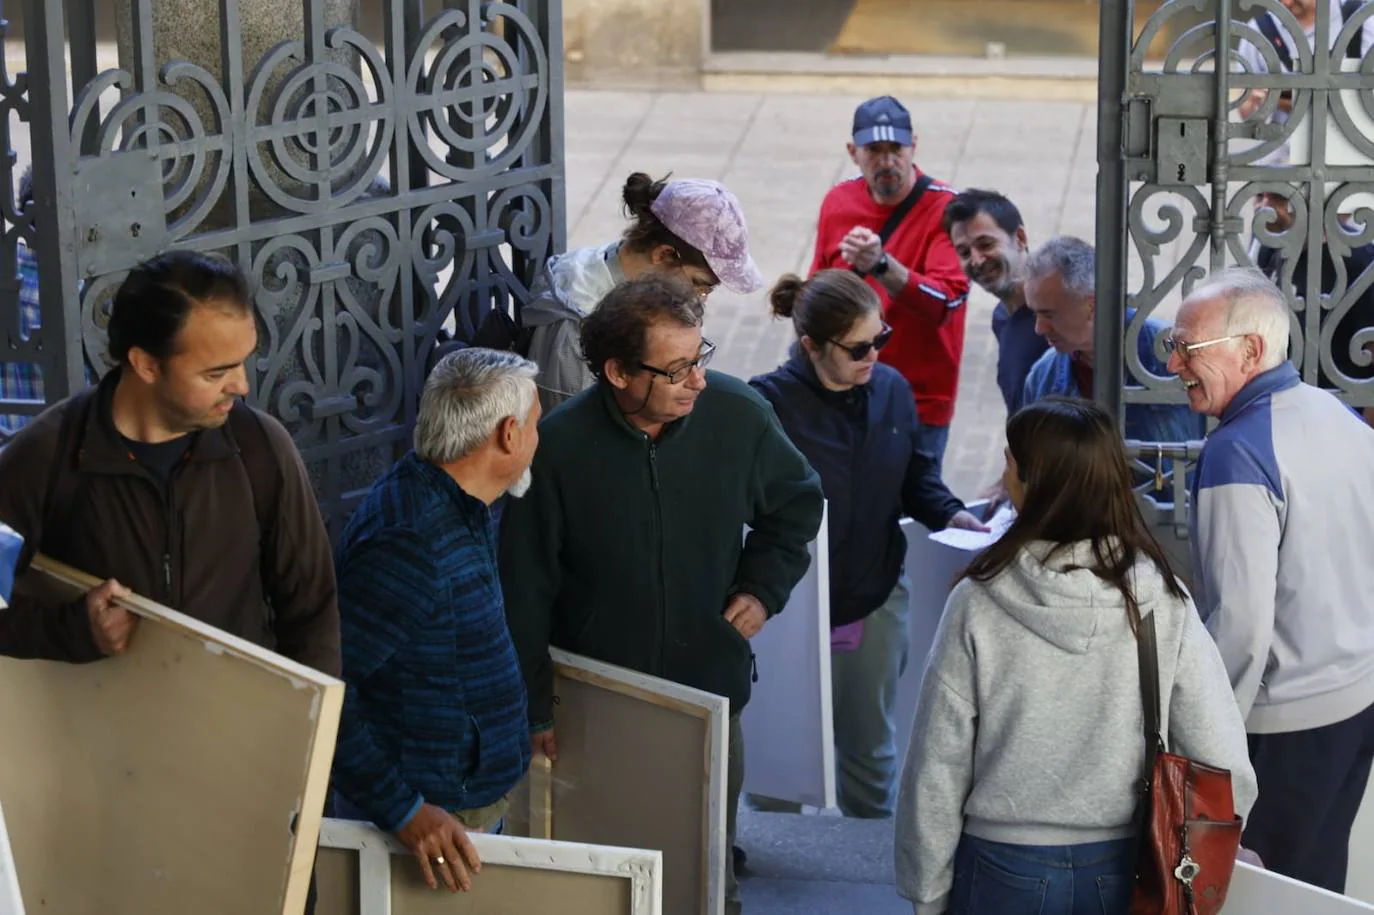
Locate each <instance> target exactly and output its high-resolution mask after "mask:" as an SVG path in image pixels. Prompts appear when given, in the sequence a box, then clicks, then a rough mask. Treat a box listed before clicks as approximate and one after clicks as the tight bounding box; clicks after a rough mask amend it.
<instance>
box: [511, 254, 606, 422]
mask: <svg viewBox="0 0 1374 915" xmlns="http://www.w3.org/2000/svg"><path fill="white" fill-rule="evenodd" d="M619 253H620V240H619V239H617V240H616V241H613V242H611V243H609V244H606V245H602V246H601V247H599V248H575V249H573V250H572V251H568V252H566V253H564V254H555V255H554V256H553V257H551V258H549V259H548V261H547V262H546V263H545V265H544V269H543V270H542V271H540V273H539V276H537V277H536V278H535V280H534V284H533V285H532V286H531V287H530V301H529V302H528V303H527V304H526V305H525V306H524V307H523V308H522V309H521V310H520V321H521V323H522V324H523V325H524V326H525V327H530V328H533V329H534V332H533V333H532V334H531V335H530V351H529V358H530V359H531V360H533V361H534V362H535V363H537V364H538V365H539V374H538V376H536V378H535V383H536V384H537V385H538V386H539V405H540V406H541V407H542V408H543V410H544V412H545V413H548V412H549V411H550V410H552V409H553V408H554V407H556V406H558V405H559V404H561V403H562V402H563V401H565V400H567V399H568V398H570V397H572V396H573V395H575V394H579V393H581V392H582V391H584V390H586V389H587V388H589V387H591V386H592V384H593V383H595V381H596V379H595V377H594V376H593V375H592V372H591V369H589V368H587V363H586V362H585V361H583V359H582V346H581V330H582V319H583V318H585V317H586V316H587V313H588V312H589V311H591V310H592V309H593V308H595V307H596V306H597V303H598V302H600V301H601V299H602V297H603V296H605V295H606V293H608V292H610V291H611V290H612V289H614V288H615V287H616V286H618V285H620V284H621V283H623V282H625V274H624V273H623V272H622V271H621V269H620V258H619V256H618V255H619Z"/></svg>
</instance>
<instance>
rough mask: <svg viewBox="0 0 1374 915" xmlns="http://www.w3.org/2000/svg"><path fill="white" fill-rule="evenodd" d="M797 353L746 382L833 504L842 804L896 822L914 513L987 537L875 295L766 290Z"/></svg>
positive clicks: (789, 287) (860, 286) (858, 288)
mask: <svg viewBox="0 0 1374 915" xmlns="http://www.w3.org/2000/svg"><path fill="white" fill-rule="evenodd" d="M770 299H771V302H772V306H773V313H774V314H775V315H776V316H778V317H781V318H790V319H791V320H792V325H793V327H795V328H796V331H797V344H796V345H795V346H794V347H793V348H792V353H791V357H790V358H789V360H788V361H787V363H786V364H784V365H783V366H782V367H781V368H779V369H777V370H776V371H774V372H771V373H769V374H767V375H762V376H759V377H757V378H755V379H753V380H752V381H750V384H751V385H753V386H754V387H755V388H756V389H757V390H758V391H759V392H760V393H761V394H763V396H764V397H766V398H768V400H769V402H771V403H772V405H773V409H774V410H775V411H776V412H777V414H778V418H779V419H780V420H781V421H782V426H783V429H784V430H785V431H786V432H787V434H788V436H789V437H790V438H791V439H792V442H793V444H795V445H796V446H797V448H798V449H799V450H800V451H801V452H802V454H804V455H806V458H807V460H808V461H810V462H811V466H812V467H814V468H815V470H816V472H817V473H819V474H820V477H821V485H822V486H823V487H824V489H825V497H826V500H827V502H828V504H829V514H830V526H829V540H830V626H831V648H832V660H831V677H832V683H833V695H834V717H835V743H836V750H837V756H838V759H837V762H838V771H839V785H838V789H839V804H840V809H841V810H842V811H843V812H844V813H845V815H847V816H856V817H887V816H891V815H892V812H893V807H894V783H895V781H896V774H897V751H896V728H895V727H894V724H893V709H894V706H895V703H896V694H897V680H898V678H899V677H900V676H901V674H902V671H903V670H904V669H905V667H906V662H907V644H908V641H909V640H908V636H907V628H908V622H909V607H908V595H907V586H906V583H905V582H904V581H903V580H902V577H903V576H902V562H903V560H904V559H905V557H906V538H905V536H904V535H903V534H902V530H901V527H900V526H899V519H900V518H901V517H902V515H904V514H906V515H910V516H911V517H913V518H915V519H916V520H918V521H920V522H921V523H922V524H924V525H926V526H927V527H929V528H931V529H932V530H939V529H941V528H944V527H946V526H954V527H963V528H968V529H971V530H986V528H985V527H984V526H983V525H982V524H981V523H980V522H979V521H978V519H977V518H975V517H974V516H973V515H972V514H970V513H969V512H968V511H966V510H965V508H964V504H963V503H962V502H960V501H959V500H958V499H957V498H955V497H954V495H953V493H951V492H950V491H949V489H948V488H946V486H945V484H944V483H943V482H941V480H940V474H939V471H938V470H937V469H936V466H935V461H934V459H933V458H932V457H931V456H930V455H928V454H925V453H924V452H922V451H920V450H919V448H918V447H917V445H916V442H917V428H918V424H917V419H916V407H915V402H914V401H913V399H912V396H911V387H910V385H908V384H907V382H906V379H904V378H903V377H902V376H901V374H900V373H898V372H897V371H896V370H895V369H893V368H891V367H889V366H886V365H883V364H882V363H880V362H879V361H878V350H880V349H882V348H883V346H885V345H886V344H887V342H888V341H889V340H890V339H891V338H892V329H891V328H889V327H888V326H887V325H886V324H884V323H883V321H882V317H881V314H880V303H879V300H878V295H877V293H875V292H874V291H873V289H872V288H871V287H870V286H869V285H868V284H867V283H865V282H864V281H863V280H862V279H860V278H859V277H858V276H856V275H855V274H854V273H852V272H851V271H848V270H822V271H820V272H819V273H817V274H816V275H815V276H813V277H812V278H811V279H809V280H807V281H805V282H803V281H802V279H801V278H800V277H798V276H795V275H791V274H789V275H787V276H784V277H783V278H782V279H781V280H779V281H778V283H777V285H776V286H774V287H773V290H772V292H771V293H770Z"/></svg>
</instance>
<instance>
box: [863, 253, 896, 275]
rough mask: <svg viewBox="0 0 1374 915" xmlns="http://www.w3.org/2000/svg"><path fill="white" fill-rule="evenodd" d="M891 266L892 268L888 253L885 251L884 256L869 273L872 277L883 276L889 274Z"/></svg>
mask: <svg viewBox="0 0 1374 915" xmlns="http://www.w3.org/2000/svg"><path fill="white" fill-rule="evenodd" d="M890 266H892V264H891V262H890V261H888V259H887V252H886V251H884V252H883V256H882V257H880V258H878V262H877V263H876V264H874V265H873V266H872V268H870V269H869V271H868V272H869V274H871V275H872V276H882V275H883V274H884V273H887V268H888V267H890Z"/></svg>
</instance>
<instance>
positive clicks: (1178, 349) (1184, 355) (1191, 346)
mask: <svg viewBox="0 0 1374 915" xmlns="http://www.w3.org/2000/svg"><path fill="white" fill-rule="evenodd" d="M1244 336H1245V334H1227V335H1226V336H1224V337H1217V338H1216V339H1215V340H1203V341H1201V342H1199V343H1185V342H1183V341H1182V340H1180V339H1178V338H1177V337H1175V336H1174V335H1173V334H1169V336H1167V337H1165V338H1164V352H1166V353H1168V354H1169V355H1171V356H1172V355H1173V354H1174V353H1178V355H1179V358H1181V359H1182V360H1183V361H1184V362H1187V361H1188V360H1189V359H1191V358H1192V356H1193V353H1195V352H1197V351H1198V350H1200V349H1206V348H1207V347H1209V346H1216V345H1217V344H1218V343H1225V342H1226V341H1227V340H1239V339H1240V338H1241V337H1244Z"/></svg>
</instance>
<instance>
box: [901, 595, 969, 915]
mask: <svg viewBox="0 0 1374 915" xmlns="http://www.w3.org/2000/svg"><path fill="white" fill-rule="evenodd" d="M969 588H970V586H969V583H968V582H963V583H961V585H960V586H958V587H956V588H955V590H954V592H953V593H952V594H950V597H949V601H948V603H947V604H946V606H945V612H944V615H943V616H942V618H941V621H940V628H939V630H938V632H937V633H936V635H935V644H934V647H933V648H932V649H931V653H930V661H929V665H928V666H927V667H926V673H925V677H924V678H923V679H922V681H921V692H920V695H919V696H918V698H917V700H916V719H915V723H914V724H913V725H912V729H911V743H910V745H909V748H908V749H907V757H906V766H905V768H904V769H903V772H902V780H901V785H900V787H899V790H898V796H897V822H896V832H897V836H896V849H895V853H896V861H895V864H896V873H897V892H898V893H900V894H901V895H902V896H904V897H905V898H907V899H909V900H911V902H912V904H913V906H914V911H915V913H916V915H942V913H943V912H944V911H945V909H946V907H947V905H948V901H949V892H950V888H951V886H952V885H953V883H954V853H955V850H956V849H957V848H958V846H959V837H960V835H961V834H962V833H963V828H964V803H965V801H966V800H967V799H968V795H969V791H970V790H971V789H972V785H973V753H974V739H975V737H976V735H977V730H978V727H977V725H978V706H977V702H976V695H977V694H976V691H975V688H974V670H973V658H972V657H971V655H970V654H969V651H968V647H967V645H966V644H965V639H964V636H963V626H962V621H963V619H964V611H965V608H966V604H967V600H968V593H969Z"/></svg>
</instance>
